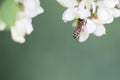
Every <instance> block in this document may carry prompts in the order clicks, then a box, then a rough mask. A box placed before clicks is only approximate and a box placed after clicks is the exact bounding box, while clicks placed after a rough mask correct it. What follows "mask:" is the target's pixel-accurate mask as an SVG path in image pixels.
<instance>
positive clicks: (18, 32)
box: [11, 18, 33, 43]
mask: <svg viewBox="0 0 120 80" xmlns="http://www.w3.org/2000/svg"><path fill="white" fill-rule="evenodd" d="M31 22H32V20H31V19H28V18H21V19H18V20H16V22H15V24H14V25H13V26H12V27H11V36H12V39H13V40H14V41H15V42H19V43H24V42H25V35H29V34H31V32H32V31H33V27H32V23H31Z"/></svg>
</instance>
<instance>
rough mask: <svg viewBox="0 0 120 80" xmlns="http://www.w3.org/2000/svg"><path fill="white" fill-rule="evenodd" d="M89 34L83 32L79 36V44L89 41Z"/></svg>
mask: <svg viewBox="0 0 120 80" xmlns="http://www.w3.org/2000/svg"><path fill="white" fill-rule="evenodd" d="M88 37H89V33H88V32H84V31H82V32H81V33H80V36H79V42H84V41H86V40H87V39H88Z"/></svg>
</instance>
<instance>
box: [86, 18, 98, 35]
mask: <svg viewBox="0 0 120 80" xmlns="http://www.w3.org/2000/svg"><path fill="white" fill-rule="evenodd" d="M86 28H87V31H88V32H89V33H93V32H94V31H95V30H96V25H95V23H94V22H93V21H92V20H90V19H87V24H86Z"/></svg>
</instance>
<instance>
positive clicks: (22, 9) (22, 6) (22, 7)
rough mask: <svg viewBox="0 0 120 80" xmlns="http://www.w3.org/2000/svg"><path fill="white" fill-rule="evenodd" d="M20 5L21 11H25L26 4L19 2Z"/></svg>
mask: <svg viewBox="0 0 120 80" xmlns="http://www.w3.org/2000/svg"><path fill="white" fill-rule="evenodd" d="M18 7H19V9H20V10H21V11H24V5H23V4H22V3H20V2H19V3H18Z"/></svg>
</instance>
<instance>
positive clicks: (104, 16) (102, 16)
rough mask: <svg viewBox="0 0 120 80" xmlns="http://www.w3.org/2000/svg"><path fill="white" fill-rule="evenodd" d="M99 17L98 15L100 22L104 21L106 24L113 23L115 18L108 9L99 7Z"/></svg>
mask: <svg viewBox="0 0 120 80" xmlns="http://www.w3.org/2000/svg"><path fill="white" fill-rule="evenodd" d="M97 15H98V19H99V21H102V22H104V23H111V22H113V16H112V14H111V13H110V12H109V11H108V10H107V9H106V8H101V7H99V8H98V10H97Z"/></svg>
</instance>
